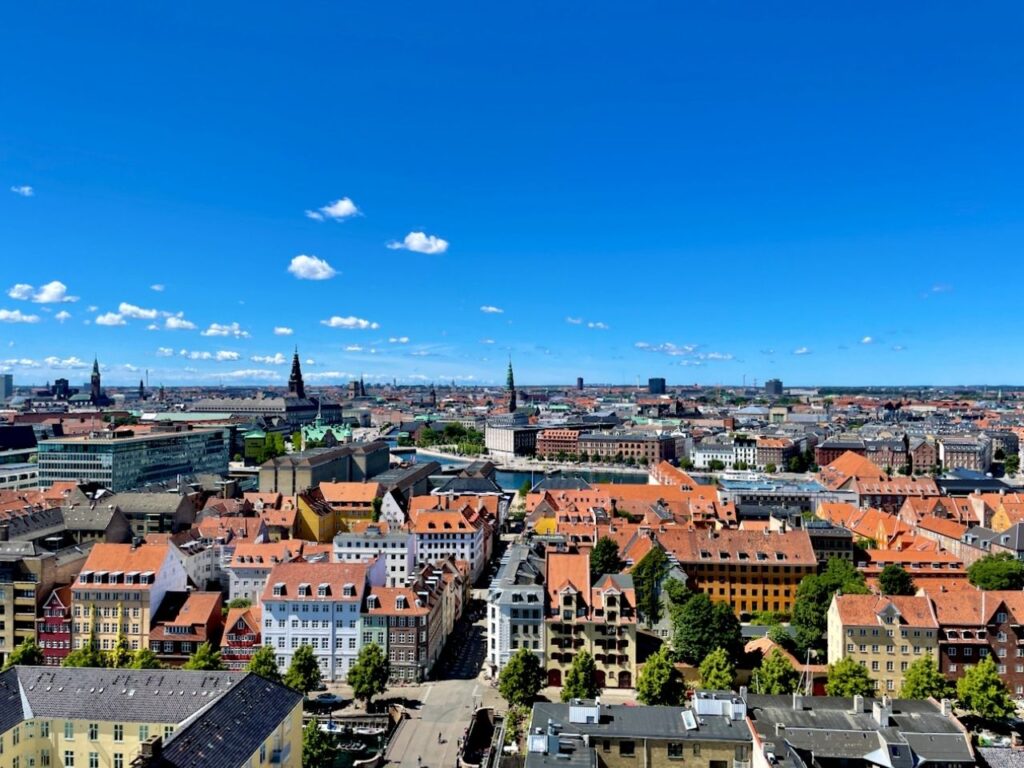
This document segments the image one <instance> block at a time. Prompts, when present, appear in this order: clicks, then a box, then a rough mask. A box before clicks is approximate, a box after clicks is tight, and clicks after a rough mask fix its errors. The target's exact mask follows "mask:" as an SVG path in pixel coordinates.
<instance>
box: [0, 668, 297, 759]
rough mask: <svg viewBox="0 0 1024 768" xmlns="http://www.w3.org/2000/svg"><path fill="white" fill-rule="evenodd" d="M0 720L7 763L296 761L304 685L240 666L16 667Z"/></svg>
mask: <svg viewBox="0 0 1024 768" xmlns="http://www.w3.org/2000/svg"><path fill="white" fill-rule="evenodd" d="M0 729H2V730H0V765H3V766H5V768H42V767H43V766H54V767H56V766H66V767H71V768H75V767H78V766H80V767H81V768H129V766H131V767H132V768H147V766H152V767H153V768H156V766H160V768H175V766H182V767H184V766H186V765H187V766H194V765H203V764H205V763H204V762H203V757H204V756H209V757H210V758H211V760H212V758H213V756H214V755H216V756H217V765H218V766H224V767H225V768H235V766H237V768H243V766H245V767H246V768H248V767H249V766H261V765H274V766H281V768H301V765H302V696H301V694H298V693H296V692H295V691H292V690H291V689H289V688H286V687H285V686H283V685H279V684H277V683H272V682H270V681H268V680H265V679H264V678H262V677H259V676H258V675H254V674H252V673H244V672H191V671H186V670H180V669H174V670H124V669H88V668H70V667H68V668H65V667H57V668H54V667H14V668H12V669H9V670H7V671H5V672H3V673H0ZM228 745H230V750H228V749H226V747H227V746H228ZM197 759H198V760H199V762H196V761H197Z"/></svg>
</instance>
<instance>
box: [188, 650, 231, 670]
mask: <svg viewBox="0 0 1024 768" xmlns="http://www.w3.org/2000/svg"><path fill="white" fill-rule="evenodd" d="M181 668H182V669H196V670H201V671H205V672H216V671H218V670H221V669H224V665H223V664H221V663H220V651H215V650H214V649H213V646H212V645H210V644H209V643H202V644H201V645H200V646H199V647H198V648H196V652H195V653H193V654H192V655H191V656H189V657H188V661H186V662H185V663H184V664H182V665H181Z"/></svg>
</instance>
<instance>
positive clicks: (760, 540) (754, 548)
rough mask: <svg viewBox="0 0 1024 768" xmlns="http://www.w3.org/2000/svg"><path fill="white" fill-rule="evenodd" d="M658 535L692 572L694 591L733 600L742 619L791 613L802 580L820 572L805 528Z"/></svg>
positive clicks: (668, 530)
mask: <svg viewBox="0 0 1024 768" xmlns="http://www.w3.org/2000/svg"><path fill="white" fill-rule="evenodd" d="M657 537H658V542H659V543H660V544H661V546H662V547H664V548H665V550H666V551H667V552H668V553H670V554H671V555H672V556H674V557H675V559H676V561H677V562H678V563H679V567H680V568H681V569H682V570H683V571H684V572H685V573H686V575H687V584H688V586H689V587H690V588H691V589H697V590H700V591H702V592H705V593H706V594H707V595H708V597H710V598H711V599H712V600H714V601H716V602H724V603H729V605H731V606H732V609H733V612H734V613H736V615H737V616H740V617H741V618H743V617H749V616H750V615H751V614H752V613H754V612H755V611H780V612H782V613H791V612H792V610H793V604H794V602H795V600H796V589H797V586H798V585H799V584H800V580H801V579H802V578H803V577H804V576H807V575H810V574H813V573H817V570H818V558H817V556H816V555H815V552H814V547H813V546H812V545H811V539H810V536H809V535H808V533H807V531H806V530H804V529H796V530H794V529H787V530H777V531H772V530H768V529H765V530H763V531H748V530H735V529H722V530H717V531H716V530H714V529H710V528H709V529H707V530H700V531H697V530H686V529H683V528H666V529H665V530H663V531H659V532H658V534H657Z"/></svg>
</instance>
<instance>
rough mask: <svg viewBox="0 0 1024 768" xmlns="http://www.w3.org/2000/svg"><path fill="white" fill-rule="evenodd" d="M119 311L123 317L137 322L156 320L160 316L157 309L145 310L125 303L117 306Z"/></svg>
mask: <svg viewBox="0 0 1024 768" xmlns="http://www.w3.org/2000/svg"><path fill="white" fill-rule="evenodd" d="M117 311H118V313H119V314H120V315H122V316H123V317H131V318H134V319H136V320H155V319H156V317H157V315H158V314H159V312H157V311H156V310H155V309H143V308H142V307H137V306H135V305H134V304H128V303H127V302H124V301H122V302H121V303H120V304H119V305H118V306H117Z"/></svg>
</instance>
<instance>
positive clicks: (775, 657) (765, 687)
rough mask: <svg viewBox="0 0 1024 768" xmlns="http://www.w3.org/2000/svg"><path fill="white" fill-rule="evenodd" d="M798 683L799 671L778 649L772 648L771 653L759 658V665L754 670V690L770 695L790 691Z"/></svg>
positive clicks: (793, 689)
mask: <svg viewBox="0 0 1024 768" xmlns="http://www.w3.org/2000/svg"><path fill="white" fill-rule="evenodd" d="M799 685H800V673H799V672H797V671H796V670H795V669H793V665H792V664H791V663H790V661H789V659H788V658H787V657H786V654H784V653H783V652H782V651H781V650H780V649H778V648H772V651H771V653H769V654H768V655H767V656H765V657H764V659H762V660H761V666H760V667H758V668H757V669H756V670H755V671H754V691H755V692H756V693H763V694H768V695H772V696H776V695H779V694H785V693H792V692H793V691H795V690H796V689H797V687H798V686H799Z"/></svg>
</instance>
